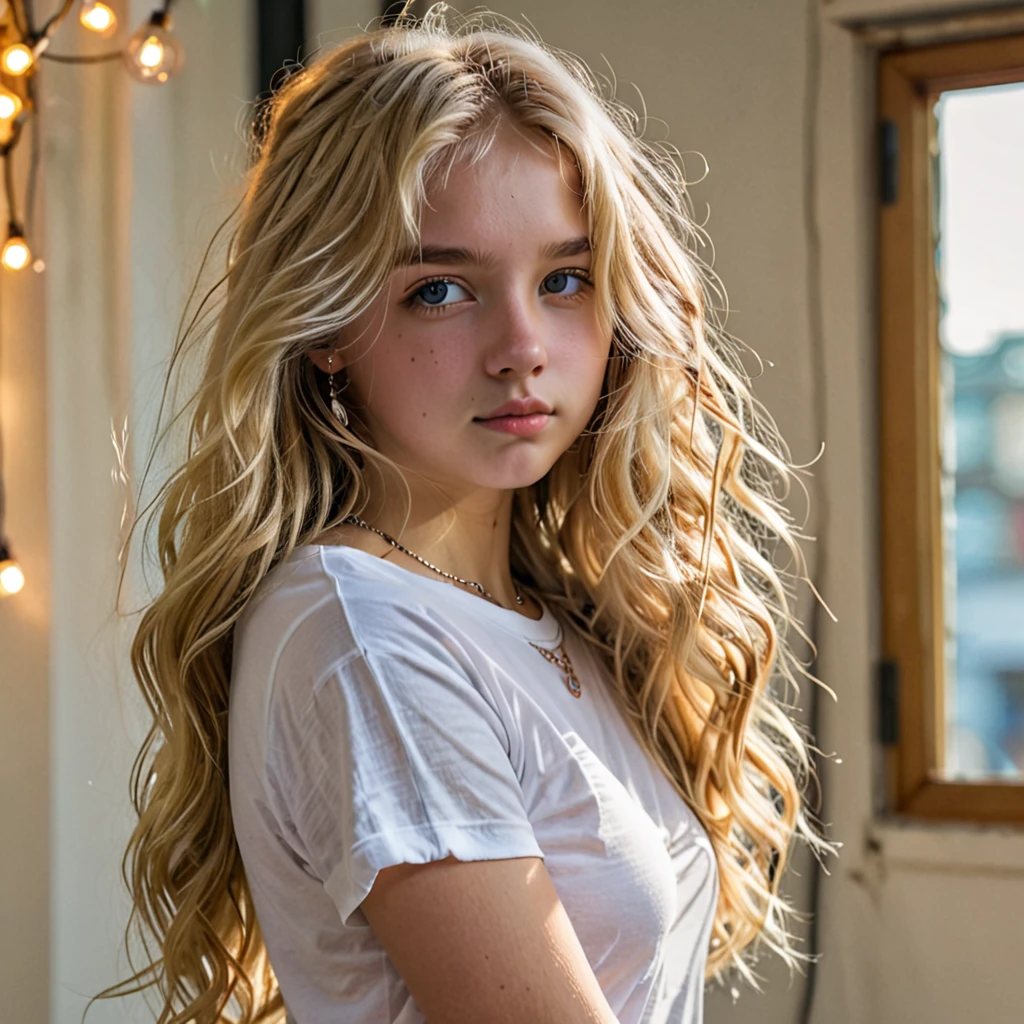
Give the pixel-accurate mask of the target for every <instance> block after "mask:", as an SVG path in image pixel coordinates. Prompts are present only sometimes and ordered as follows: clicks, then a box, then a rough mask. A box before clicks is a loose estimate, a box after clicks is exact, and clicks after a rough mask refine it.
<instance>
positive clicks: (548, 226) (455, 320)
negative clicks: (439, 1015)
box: [311, 119, 611, 499]
mask: <svg viewBox="0 0 1024 1024" xmlns="http://www.w3.org/2000/svg"><path fill="white" fill-rule="evenodd" d="M563 178H564V180H563ZM581 192H582V189H581V187H580V181H579V176H578V173H577V172H576V170H575V167H574V165H573V163H572V161H571V158H569V157H568V155H564V156H563V158H562V163H561V168H560V167H559V163H558V158H557V155H556V154H555V152H554V151H553V150H552V152H551V153H550V154H549V153H547V152H545V151H541V150H540V149H539V148H538V147H536V143H532V144H531V142H530V141H529V140H528V139H527V138H525V137H524V136H523V134H522V133H521V130H519V129H516V128H514V127H513V126H512V125H511V124H510V122H509V121H508V120H507V119H503V123H502V127H501V129H500V130H499V132H498V133H497V136H496V138H495V140H494V143H493V144H492V146H491V148H490V150H489V151H488V152H487V154H486V155H485V156H484V157H483V158H482V159H481V160H479V161H478V162H477V163H476V164H475V165H473V166H469V165H468V162H466V161H464V162H463V163H456V164H455V165H454V167H453V169H452V172H451V174H450V175H449V177H448V180H447V184H446V185H445V186H444V187H441V185H440V184H439V185H438V186H437V187H435V188H433V189H430V190H428V193H427V196H428V204H427V205H426V206H425V208H424V209H423V212H422V220H421V235H422V247H423V255H424V262H422V263H420V262H419V255H418V253H417V255H416V256H415V257H414V259H415V260H416V262H414V263H411V264H410V265H407V266H401V267H399V268H398V269H397V270H395V272H394V273H393V274H392V277H391V281H390V286H389V287H388V288H385V289H384V291H383V292H382V294H381V295H380V296H379V297H378V298H377V300H376V301H375V302H374V304H373V305H372V306H371V307H370V308H368V309H367V310H366V311H365V312H364V313H363V314H362V315H361V316H360V317H359V318H358V319H357V320H356V321H354V322H353V323H351V324H350V325H348V327H347V328H346V329H345V331H344V332H343V334H342V336H341V337H340V339H339V345H338V349H339V350H338V351H336V352H335V353H334V360H333V364H332V365H333V369H334V370H338V369H339V368H340V366H342V365H344V366H345V367H346V369H347V371H348V376H349V379H350V384H349V386H348V387H346V388H345V391H344V392H343V393H342V396H341V397H342V399H343V401H344V402H345V404H346V405H347V406H348V407H349V409H350V410H351V409H356V410H358V413H359V415H360V416H361V417H362V418H363V419H364V420H365V422H366V423H367V425H368V426H369V428H370V430H371V432H372V435H373V438H374V442H375V444H376V446H377V447H378V449H379V450H380V451H382V452H383V453H384V454H385V455H387V456H388V457H389V458H391V459H393V460H394V461H395V462H397V463H398V464H399V465H401V466H402V467H403V468H405V469H408V470H411V471H412V472H413V473H414V474H415V475H419V476H421V477H423V478H425V479H427V480H429V481H432V482H434V483H436V484H439V485H441V486H442V487H443V488H444V489H445V493H447V494H448V495H451V496H453V497H455V498H456V499H462V498H465V497H467V496H471V495H473V494H474V493H479V492H494V491H504V490H510V489H513V488H517V487H523V486H527V485H529V484H531V483H534V482H536V481H537V480H539V479H540V478H541V477H543V476H544V474H545V473H547V471H548V470H549V469H550V468H551V466H552V465H553V464H554V463H555V461H556V460H557V459H558V457H559V456H560V455H561V454H562V453H563V452H564V451H565V450H566V448H568V447H569V446H570V445H571V444H572V443H573V442H574V441H575V440H576V438H577V437H578V436H579V434H580V432H581V431H582V430H583V429H584V427H585V426H586V425H587V422H588V421H589V419H590V417H591V415H592V413H593V411H594V408H595V406H596V404H597V401H598V399H599V397H600V393H601V385H602V381H603V378H604V372H605V367H606V364H607V360H608V352H609V347H610V343H611V339H610V338H609V337H601V336H600V335H599V331H598V325H597V320H596V315H595V309H596V304H595V301H594V294H593V288H592V286H591V284H590V283H589V280H588V278H589V271H590V266H591V254H590V252H589V247H588V245H587V233H588V232H587V223H586V217H585V215H584V213H583V211H582V207H581V194H580V193H581ZM558 247H561V249H562V252H561V253H559V252H557V251H555V250H556V249H558ZM441 249H445V250H455V249H457V250H462V253H461V254H460V253H456V252H447V253H446V252H440V251H437V250H441ZM428 250H434V251H428ZM327 355H328V352H327V351H326V350H322V351H317V352H315V353H312V354H311V358H313V359H314V360H315V362H316V364H317V365H318V366H319V367H320V368H321V369H322V370H327ZM337 379H338V380H343V379H344V377H343V376H342V377H339V378H337ZM531 396H534V397H537V398H540V399H541V400H542V401H544V402H546V403H547V405H548V406H549V407H550V408H551V414H550V415H548V416H545V417H542V418H541V424H542V425H541V426H540V429H535V430H532V431H523V430H522V429H521V428H522V427H523V426H526V424H525V423H524V422H523V420H522V419H520V420H519V421H518V424H519V427H520V429H519V431H518V432H509V431H503V430H498V429H493V428H492V427H488V426H485V425H483V424H482V423H481V422H480V419H479V418H480V417H488V416H490V415H491V414H492V413H493V411H494V410H496V409H497V408H498V407H499V406H501V405H503V404H504V403H506V402H507V401H509V400H510V399H513V398H526V397H531ZM406 475H407V478H408V479H409V482H410V485H411V486H414V485H415V481H414V479H412V478H410V477H409V476H408V474H406ZM414 493H415V487H414Z"/></svg>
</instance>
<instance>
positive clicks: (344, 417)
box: [327, 356, 348, 427]
mask: <svg viewBox="0 0 1024 1024" xmlns="http://www.w3.org/2000/svg"><path fill="white" fill-rule="evenodd" d="M333 361H334V357H333V356H328V357H327V372H328V373H329V374H330V376H329V377H328V383H329V384H330V388H331V412H333V413H334V415H335V416H336V417H337V418H338V419H339V420H340V421H341V425H342V426H343V427H347V426H348V413H347V412H346V410H345V406H343V405H342V404H341V402H339V401H338V396H337V394H336V393H335V391H334V371H333V370H332V369H331V363H332V362H333ZM345 387H348V381H345ZM341 390H342V391H344V390H345V388H342V389H341Z"/></svg>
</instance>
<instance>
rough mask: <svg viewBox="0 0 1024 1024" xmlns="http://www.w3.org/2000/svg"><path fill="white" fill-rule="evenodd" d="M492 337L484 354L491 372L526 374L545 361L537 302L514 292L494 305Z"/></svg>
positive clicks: (503, 374)
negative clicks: (532, 301)
mask: <svg viewBox="0 0 1024 1024" xmlns="http://www.w3.org/2000/svg"><path fill="white" fill-rule="evenodd" d="M494 317H495V319H494V324H493V327H492V329H491V330H490V331H488V333H489V334H490V336H491V338H492V339H493V341H492V343H491V344H490V345H489V346H488V349H487V354H486V360H485V363H486V370H487V372H488V373H490V374H493V375H494V376H498V377H504V376H507V375H508V373H509V371H510V370H511V371H512V375H513V376H516V377H528V376H530V375H531V374H533V373H537V372H538V371H539V370H542V369H543V368H544V367H545V366H547V364H548V352H547V344H546V343H545V340H544V332H545V330H546V329H547V327H546V326H545V324H544V317H543V312H542V310H540V309H539V308H537V304H536V303H533V304H531V303H530V301H529V300H528V299H524V298H523V297H522V296H520V295H518V294H515V295H510V296H508V297H507V298H506V299H505V300H504V301H503V302H501V303H499V304H498V305H496V306H495V309H494Z"/></svg>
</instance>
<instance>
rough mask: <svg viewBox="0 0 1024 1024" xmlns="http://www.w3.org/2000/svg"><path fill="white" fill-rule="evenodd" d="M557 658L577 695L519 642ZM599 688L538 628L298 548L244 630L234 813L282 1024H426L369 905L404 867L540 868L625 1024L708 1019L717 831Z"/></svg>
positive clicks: (378, 570) (417, 580)
mask: <svg viewBox="0 0 1024 1024" xmlns="http://www.w3.org/2000/svg"><path fill="white" fill-rule="evenodd" d="M560 638H562V639H564V640H565V644H566V648H567V650H568V652H569V655H570V657H571V659H572V662H573V666H574V668H575V670H576V675H577V677H578V679H579V680H580V683H581V685H582V697H579V698H577V697H574V696H573V695H572V693H570V691H569V688H568V686H567V685H566V683H565V677H564V674H563V673H562V672H561V670H560V669H559V668H558V667H557V666H556V665H554V664H551V663H550V662H549V661H548V660H547V659H546V658H545V657H544V656H543V655H542V654H540V653H539V652H538V651H536V650H534V648H533V647H531V646H530V644H529V643H528V642H527V641H533V642H534V643H536V644H538V645H540V646H542V647H546V648H548V649H550V650H552V651H556V652H557V647H558V642H559V639H560ZM606 672H607V669H606V668H604V667H603V666H601V665H600V660H599V658H597V657H595V656H594V655H593V653H592V652H591V651H590V650H589V648H588V647H587V646H586V645H585V644H584V643H583V642H582V641H581V640H580V639H579V638H578V637H576V635H575V634H574V633H573V632H572V631H571V630H565V631H564V633H563V631H562V629H561V626H560V624H559V621H558V619H557V618H556V616H555V615H554V614H553V612H552V611H551V609H550V608H549V607H548V606H547V605H544V606H543V617H542V618H540V619H539V620H536V621H535V620H532V619H529V618H527V617H526V616H524V615H522V614H521V613H519V612H517V611H512V610H510V609H507V608H502V607H501V606H499V605H496V604H493V603H491V602H490V601H488V600H487V599H486V598H484V597H482V596H479V595H477V594H474V593H471V592H470V591H469V590H465V589H463V588H462V587H460V586H458V585H456V584H453V583H449V582H448V581H447V580H445V579H443V578H442V577H440V576H438V577H437V579H432V578H429V577H424V576H420V575H418V574H417V573H414V572H412V571H410V570H409V569H406V568H403V567H402V566H400V565H396V564H393V563H392V562H390V561H387V560H384V559H380V558H378V557H376V556H375V555H371V554H369V553H367V552H365V551H360V550H358V549H355V548H351V547H347V546H331V547H324V546H313V545H306V546H303V547H299V548H297V549H296V550H295V551H294V552H293V553H292V555H291V556H290V557H289V558H288V559H286V560H285V561H283V562H282V563H280V564H279V565H278V566H276V567H275V568H274V569H273V570H272V571H271V572H270V573H269V574H268V575H267V576H266V577H265V578H264V580H263V581H262V583H261V584H260V587H259V589H258V591H257V593H256V594H255V595H254V597H253V599H252V600H251V602H250V603H249V605H248V606H247V607H246V609H245V611H244V613H243V615H242V617H241V618H240V620H239V621H238V623H237V624H236V627H235V633H234V657H233V664H232V672H231V698H230V711H229V729H228V755H229V772H230V775H229V778H230V793H231V810H232V815H233V818H234V826H235V833H236V835H237V837H238V844H239V848H240V850H241V855H242V860H243V863H244V864H245V869H246V874H247V877H248V880H249V885H250V887H251V890H252V895H253V900H254V902H255V906H256V913H257V915H258V917H259V921H260V925H261V927H262V930H263V935H264V939H265V942H266V945H267V950H268V953H269V956H270V962H271V964H272V965H273V967H274V971H275V973H276V975H277V979H278V982H279V983H280V986H281V992H282V995H283V997H284V1001H285V1004H286V1005H287V1007H288V1020H289V1022H295V1024H371V1022H372V1024H384V1022H390V1024H422V1022H423V1021H424V1019H425V1018H424V1016H423V1014H422V1012H421V1011H420V1009H419V1007H418V1006H417V1005H416V1002H415V1000H414V999H413V998H412V996H411V995H410V993H409V991H408V989H407V988H406V987H405V985H404V984H403V981H402V978H401V975H400V974H399V973H398V972H397V971H396V969H395V968H394V966H393V965H392V963H391V961H390V960H389V958H388V957H387V955H386V954H385V952H384V950H383V948H382V947H381V945H380V943H379V942H378V941H377V940H376V937H375V936H374V933H373V930H372V929H371V928H370V927H369V924H368V923H367V920H366V918H365V917H364V915H363V913H362V911H361V910H360V909H359V904H360V902H361V901H362V900H363V898H364V897H365V896H366V894H367V893H368V892H369V891H370V888H371V886H372V884H373V880H374V878H375V877H376V875H377V872H378V871H379V870H380V869H381V868H384V867H387V866H389V865H392V864H398V863H402V862H409V863H426V862H428V861H434V860H441V859H443V858H445V857H447V856H448V855H449V854H454V856H455V857H457V858H458V859H459V860H463V861H471V860H490V859H496V858H506V857H530V856H535V857H542V858H543V859H544V863H545V866H546V868H547V870H548V873H549V874H550V875H551V878H552V881H553V882H554V885H555V888H556V890H557V892H558V895H559V897H560V898H561V901H562V903H563V904H564V906H565V909H566V911H567V912H568V915H569V918H570V920H571V921H572V924H573V926H574V928H575V931H576V934H577V935H578V936H579V940H580V943H581V944H582V946H583V949H584V950H585V952H586V954H587V958H588V960H589V962H590V965H591V967H592V968H593V970H594V973H595V975H596V976H597V980H598V982H599V983H600V985H601V988H602V990H603V992H604V993H605V996H606V997H607V999H608V1002H609V1003H610V1004H611V1007H612V1009H613V1010H614V1011H615V1014H616V1017H617V1019H618V1020H619V1021H620V1022H621V1024H641V1022H642V1024H697V1022H699V1021H701V1019H702V1016H703V996H704V967H705V963H706V958H707V952H708V943H709V940H710V935H711V926H712V923H713V919H714V913H715V908H716V904H717V900H718V874H717V870H716V866H715V858H714V853H713V850H712V845H711V842H710V840H709V839H708V836H707V833H706V832H705V831H704V829H703V827H702V826H701V825H700V823H699V822H698V820H697V818H696V817H695V815H694V814H693V813H692V811H691V810H690V809H689V808H688V807H687V805H686V803H685V802H684V801H683V800H682V799H681V798H680V797H679V796H678V794H677V793H676V791H675V790H674V789H673V787H672V785H671V784H670V783H669V781H668V780H667V779H666V778H665V776H664V775H663V774H662V773H661V771H660V770H659V769H658V767H657V765H656V764H655V763H654V762H653V760H652V759H651V758H650V757H649V755H648V754H647V753H646V752H645V751H644V749H643V748H642V747H641V746H640V745H639V743H638V742H637V741H636V740H635V738H634V737H633V735H632V733H631V732H630V731H629V728H628V726H627V724H626V722H625V720H624V718H623V717H622V712H621V710H620V709H619V707H618V705H617V704H616V703H615V702H614V695H613V693H612V692H610V690H609V689H607V688H608V687H609V686H610V685H611V684H610V682H609V681H608V676H607V675H605V673H606Z"/></svg>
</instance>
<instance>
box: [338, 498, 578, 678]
mask: <svg viewBox="0 0 1024 1024" xmlns="http://www.w3.org/2000/svg"><path fill="white" fill-rule="evenodd" d="M342 522H345V523H352V524H354V525H355V526H362V527H363V528H364V529H366V530H373V532H374V533H377V534H380V536H381V537H383V538H384V539H385V540H386V541H387V542H388V543H389V544H390V545H391V546H392V547H396V548H398V550H399V551H404V552H405V553H406V554H407V555H410V556H412V557H413V558H415V559H416V561H417V562H422V563H423V565H425V566H426V567H427V568H428V569H433V570H434V572H436V573H440V574H441V575H442V576H445V577H447V578H448V579H450V580H454V582H456V583H463V584H465V585H466V586H467V587H476V589H477V591H479V593H480V595H481V597H485V598H486V599H487V600H488V601H490V602H491V603H492V604H496V605H498V607H499V608H504V607H505V606H504V605H503V604H501V603H500V602H499V601H498V600H497V599H496V598H494V597H492V596H491V595H490V594H489V593H488V592H487V591H486V590H484V588H483V586H482V585H481V584H479V583H474V582H473V581H472V580H464V579H460V578H459V577H458V576H453V575H452V574H451V573H449V572H445V571H444V570H443V569H438V567H437V566H436V565H431V564H430V562H428V561H427V560H426V559H425V558H420V556H419V555H415V554H413V553H412V552H411V551H410V550H409V549H408V548H406V547H403V546H402V545H401V544H399V543H398V541H397V540H395V538H394V537H389V536H388V534H386V533H385V532H384V531H383V530H378V529H377V527H376V526H371V525H370V524H369V523H367V522H364V521H363V520H362V519H360V518H359V516H357V515H350V516H346V517H345V518H344V519H343V520H342ZM512 586H514V587H515V588H516V604H522V603H523V598H522V595H520V593H519V584H518V583H516V581H515V580H513V581H512ZM505 610H506V611H508V609H505ZM527 643H528V644H529V645H530V646H531V647H533V648H534V649H535V650H538V651H540V653H541V654H543V655H544V657H545V658H547V660H548V661H550V662H551V664H552V665H557V666H558V668H559V669H560V670H561V671H562V672H564V673H565V685H566V686H568V687H569V692H570V693H571V694H572V695H573V696H574V697H582V696H583V690H582V688H581V687H580V681H579V680H578V679H577V678H576V672H575V671H574V670H573V667H572V661H571V659H570V658H569V652H568V651H567V650H566V649H565V644H564V643H561V642H560V643H559V645H558V650H559V651H561V655H562V656H561V657H559V656H558V655H557V654H555V653H554V651H549V650H548V649H547V648H545V647H538V646H537V644H535V643H534V642H533V641H532V640H528V641H527Z"/></svg>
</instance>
